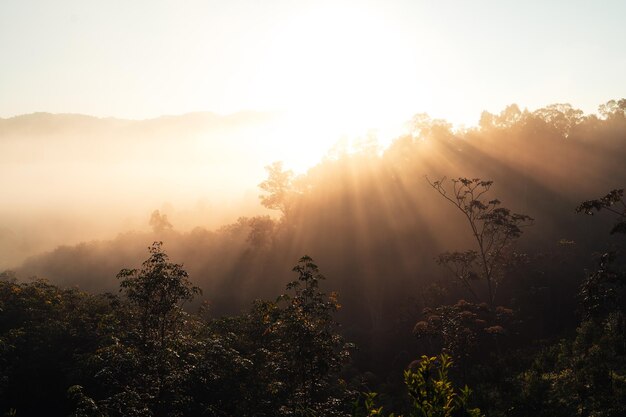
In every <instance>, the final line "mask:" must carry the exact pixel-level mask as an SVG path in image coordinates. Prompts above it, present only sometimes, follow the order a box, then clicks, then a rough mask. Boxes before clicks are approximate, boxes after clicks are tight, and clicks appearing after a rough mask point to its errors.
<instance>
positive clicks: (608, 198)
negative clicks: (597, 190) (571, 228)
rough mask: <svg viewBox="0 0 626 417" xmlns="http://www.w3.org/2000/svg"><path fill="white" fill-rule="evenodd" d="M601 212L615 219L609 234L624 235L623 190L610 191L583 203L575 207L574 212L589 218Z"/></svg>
mask: <svg viewBox="0 0 626 417" xmlns="http://www.w3.org/2000/svg"><path fill="white" fill-rule="evenodd" d="M602 210H606V211H608V212H610V213H612V214H613V215H614V216H615V217H616V223H615V224H614V225H613V228H612V229H611V234H614V233H622V234H626V202H625V201H624V190H623V189H617V190H611V191H610V192H609V193H608V194H607V195H605V196H604V197H601V198H598V199H595V200H587V201H584V202H582V203H581V204H580V205H579V206H578V207H576V212H578V213H580V212H583V213H585V214H588V215H590V216H593V214H594V213H596V212H599V211H602Z"/></svg>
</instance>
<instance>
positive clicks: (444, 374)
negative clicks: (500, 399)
mask: <svg viewBox="0 0 626 417" xmlns="http://www.w3.org/2000/svg"><path fill="white" fill-rule="evenodd" d="M451 366H452V360H451V358H450V357H449V356H448V355H446V354H441V355H439V356H438V357H434V356H432V357H428V356H422V357H421V359H420V360H417V361H414V362H413V363H412V364H411V365H410V366H409V369H407V370H405V371H404V383H405V386H406V388H407V391H408V396H409V407H408V414H407V415H408V416H410V417H461V416H466V417H480V416H482V414H481V412H480V410H479V409H478V408H471V407H470V406H469V397H470V395H471V390H470V389H469V388H468V387H467V386H465V387H463V388H461V389H457V388H455V387H454V385H453V383H452V381H451V380H450V378H449V376H448V372H449V370H450V368H451ZM375 397H376V394H375V393H366V394H365V412H366V414H365V415H366V416H367V417H373V416H382V415H383V408H382V407H378V408H377V407H376V405H375V401H374V400H375ZM394 415H395V414H389V417H393V416H394ZM400 417H401V416H400Z"/></svg>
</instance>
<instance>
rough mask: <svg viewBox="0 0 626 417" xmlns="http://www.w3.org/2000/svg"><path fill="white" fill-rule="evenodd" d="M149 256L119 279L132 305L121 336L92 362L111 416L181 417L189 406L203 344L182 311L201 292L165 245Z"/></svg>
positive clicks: (124, 312)
mask: <svg viewBox="0 0 626 417" xmlns="http://www.w3.org/2000/svg"><path fill="white" fill-rule="evenodd" d="M149 252H150V257H149V258H148V259H147V260H146V261H145V262H143V264H142V268H141V269H123V270H121V271H120V272H119V274H118V275H117V278H118V279H120V292H123V293H124V295H125V296H126V301H127V304H126V305H125V306H124V307H125V308H122V309H120V310H121V311H120V315H121V318H120V321H119V323H118V328H117V332H116V334H115V335H114V336H113V337H112V338H111V339H110V340H109V343H108V344H107V345H106V346H104V347H102V348H100V349H98V350H97V351H96V352H95V353H94V355H93V357H92V358H91V360H90V363H93V364H95V368H96V376H97V379H98V380H99V381H100V384H101V387H102V390H103V391H104V393H105V394H104V397H105V398H104V399H102V400H100V401H96V404H97V407H98V409H99V412H101V413H102V414H104V415H106V416H177V415H183V414H184V410H185V408H186V406H187V404H188V403H189V402H190V399H189V398H188V395H187V394H186V393H185V385H186V380H187V378H188V376H189V374H190V369H192V368H193V366H194V364H195V356H196V355H195V353H194V352H195V351H196V350H197V346H196V345H197V344H198V343H199V341H198V340H197V339H196V338H194V337H193V335H191V334H190V333H191V332H190V330H189V329H190V328H193V325H192V324H193V319H192V318H191V317H190V316H189V315H188V314H186V313H185V312H184V311H183V309H182V306H183V304H184V303H185V302H188V301H190V300H192V299H193V297H194V296H195V295H196V294H199V293H200V289H199V288H198V287H195V286H193V285H192V284H191V281H190V280H189V276H188V274H187V272H186V271H185V270H184V269H183V268H182V265H179V264H175V263H172V262H169V258H168V256H167V254H166V253H165V252H164V251H163V250H162V243H161V242H154V243H153V244H152V246H151V247H150V248H149ZM77 393H82V391H81V390H80V387H72V389H71V392H70V395H72V396H73V397H74V398H78V400H77V401H78V403H79V404H83V405H84V404H90V403H89V398H88V397H86V396H84V394H83V395H78V397H77V396H76V395H77ZM78 411H80V410H78Z"/></svg>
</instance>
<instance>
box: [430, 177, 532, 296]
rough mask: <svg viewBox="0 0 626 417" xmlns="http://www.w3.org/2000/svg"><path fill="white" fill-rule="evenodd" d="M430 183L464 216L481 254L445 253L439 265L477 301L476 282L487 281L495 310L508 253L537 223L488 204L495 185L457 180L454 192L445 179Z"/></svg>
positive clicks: (438, 260)
mask: <svg viewBox="0 0 626 417" xmlns="http://www.w3.org/2000/svg"><path fill="white" fill-rule="evenodd" d="M428 182H429V184H430V185H431V186H432V187H433V188H434V189H435V190H436V191H437V192H438V193H439V194H440V195H441V196H442V197H443V198H445V199H446V200H447V201H449V202H450V203H451V204H453V205H454V206H455V207H456V208H457V209H459V210H460V211H461V213H463V216H464V217H465V219H466V220H467V222H468V224H469V226H470V228H471V232H472V236H473V238H474V240H475V241H476V244H477V250H468V251H465V252H446V253H443V254H441V255H440V256H439V257H438V258H437V262H438V263H439V264H441V265H443V266H445V267H447V268H448V269H449V270H450V271H451V272H452V273H453V274H454V276H455V278H456V279H457V280H458V281H459V282H460V283H462V284H463V286H464V287H465V288H466V289H467V290H468V291H469V292H470V293H471V295H472V296H473V297H474V298H475V299H476V300H477V301H480V299H479V295H478V293H477V291H476V290H475V289H474V284H473V281H475V280H479V279H480V280H482V281H484V282H485V284H486V286H487V302H488V304H489V306H490V307H491V308H493V307H494V306H495V299H496V293H497V289H498V286H499V284H500V282H501V279H502V275H503V274H504V267H505V266H506V265H507V261H508V260H507V256H509V255H510V253H509V252H508V250H509V249H510V247H511V245H512V244H513V243H514V242H515V240H516V239H518V238H519V237H520V236H521V234H522V228H523V227H525V226H528V225H530V224H532V221H533V219H532V218H531V217H530V216H527V215H525V214H518V213H512V212H511V211H510V210H509V209H507V208H505V207H500V201H499V200H497V199H491V200H487V199H486V198H485V195H486V194H487V192H488V191H489V189H490V188H491V185H492V184H493V181H485V180H481V179H480V178H473V179H468V178H458V179H453V180H452V181H451V182H452V190H451V191H448V190H447V189H446V187H445V185H444V182H445V178H444V179H442V180H440V181H434V182H430V180H428Z"/></svg>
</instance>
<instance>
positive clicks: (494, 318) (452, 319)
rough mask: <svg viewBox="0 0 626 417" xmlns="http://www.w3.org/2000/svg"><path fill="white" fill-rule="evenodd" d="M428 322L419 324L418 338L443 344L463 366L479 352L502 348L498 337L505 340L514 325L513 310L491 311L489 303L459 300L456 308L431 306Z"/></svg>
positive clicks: (500, 308) (415, 332) (426, 312)
mask: <svg viewBox="0 0 626 417" xmlns="http://www.w3.org/2000/svg"><path fill="white" fill-rule="evenodd" d="M423 314H424V318H425V320H421V321H419V322H417V323H416V324H415V326H414V328H413V334H414V335H415V336H416V337H417V338H418V339H420V338H428V339H435V340H440V341H441V346H437V349H442V350H443V351H444V352H445V353H446V354H449V355H451V356H452V357H454V358H455V359H457V360H458V361H459V362H460V363H461V365H463V364H464V363H465V362H464V361H465V360H466V359H468V358H469V357H470V356H471V355H472V354H473V353H475V351H476V349H477V348H478V347H479V346H480V348H481V350H483V351H484V350H486V348H487V347H488V346H490V345H495V346H496V348H497V346H498V338H500V337H504V335H505V334H506V333H507V329H508V327H509V326H510V325H511V324H512V322H513V311H512V310H511V309H508V308H505V307H502V306H498V307H497V308H496V309H495V310H491V309H489V306H488V305H487V304H486V303H482V304H474V303H470V302H467V301H465V300H459V301H458V302H457V303H456V304H454V305H442V306H439V307H435V308H430V307H427V308H425V309H424V311H423Z"/></svg>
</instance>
